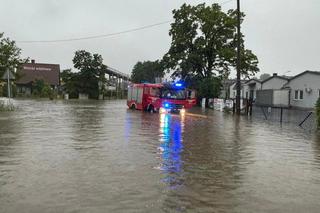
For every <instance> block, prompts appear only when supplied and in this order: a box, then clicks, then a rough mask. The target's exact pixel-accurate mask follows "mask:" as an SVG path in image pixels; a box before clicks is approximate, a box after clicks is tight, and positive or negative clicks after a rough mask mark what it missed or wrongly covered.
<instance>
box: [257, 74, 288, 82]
mask: <svg viewBox="0 0 320 213" xmlns="http://www.w3.org/2000/svg"><path fill="white" fill-rule="evenodd" d="M273 78H280V79H282V80H286V81H289V79H290V78H289V77H284V76H279V75H273V76H271V77H269V78H267V79H266V80H264V81H262V82H261V83H262V84H263V83H265V82H267V81H269V80H271V79H273Z"/></svg>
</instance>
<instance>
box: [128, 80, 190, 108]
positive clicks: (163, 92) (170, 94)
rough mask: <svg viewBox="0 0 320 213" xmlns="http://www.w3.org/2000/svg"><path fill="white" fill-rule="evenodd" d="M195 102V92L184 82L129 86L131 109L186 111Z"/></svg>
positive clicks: (129, 105) (129, 104)
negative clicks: (187, 87) (185, 85)
mask: <svg viewBox="0 0 320 213" xmlns="http://www.w3.org/2000/svg"><path fill="white" fill-rule="evenodd" d="M195 104H196V97H195V92H194V91H192V90H188V89H186V88H185V87H184V86H183V84H182V83H175V84H132V85H129V86H128V99H127V105H128V107H129V108H130V109H139V110H145V111H149V112H166V111H180V112H184V111H185V109H189V108H191V107H192V106H193V105H195Z"/></svg>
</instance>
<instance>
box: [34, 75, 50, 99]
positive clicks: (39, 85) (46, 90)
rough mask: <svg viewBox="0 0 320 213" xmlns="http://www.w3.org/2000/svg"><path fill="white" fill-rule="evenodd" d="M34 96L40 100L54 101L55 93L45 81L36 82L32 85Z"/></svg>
mask: <svg viewBox="0 0 320 213" xmlns="http://www.w3.org/2000/svg"><path fill="white" fill-rule="evenodd" d="M32 95H33V96H35V97H40V98H50V99H53V97H54V91H53V89H52V88H51V87H50V85H48V84H46V83H45V82H44V81H43V80H36V81H35V82H34V84H33V85H32Z"/></svg>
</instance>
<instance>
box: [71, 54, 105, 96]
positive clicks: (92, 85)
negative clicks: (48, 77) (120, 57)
mask: <svg viewBox="0 0 320 213" xmlns="http://www.w3.org/2000/svg"><path fill="white" fill-rule="evenodd" d="M72 61H73V64H74V67H75V68H76V69H78V70H79V71H80V72H79V73H78V75H77V76H76V78H77V86H78V92H80V93H86V94H88V95H89V97H90V98H98V96H99V92H101V91H99V90H100V89H99V81H100V82H102V83H104V82H105V81H106V78H105V71H106V68H107V66H106V65H104V64H103V59H102V56H101V55H99V54H91V53H89V52H87V51H85V50H78V51H76V53H75V56H74V58H73V60H72ZM65 74H66V75H67V74H68V72H66V73H65ZM69 75H70V72H69Z"/></svg>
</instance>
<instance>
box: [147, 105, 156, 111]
mask: <svg viewBox="0 0 320 213" xmlns="http://www.w3.org/2000/svg"><path fill="white" fill-rule="evenodd" d="M148 112H150V113H154V112H155V110H154V107H153V106H152V105H149V107H148Z"/></svg>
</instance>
